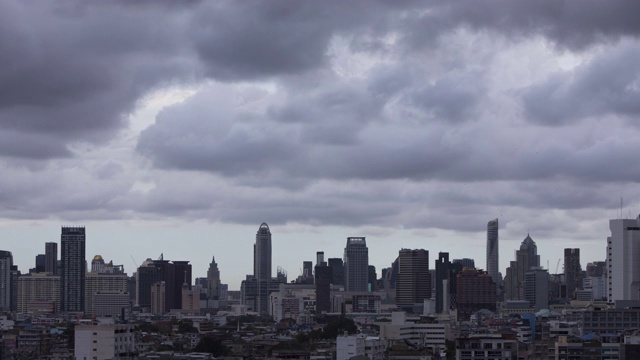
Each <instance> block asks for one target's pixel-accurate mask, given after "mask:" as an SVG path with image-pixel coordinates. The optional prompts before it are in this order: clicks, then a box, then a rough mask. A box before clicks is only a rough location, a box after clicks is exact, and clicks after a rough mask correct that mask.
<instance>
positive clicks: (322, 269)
mask: <svg viewBox="0 0 640 360" xmlns="http://www.w3.org/2000/svg"><path fill="white" fill-rule="evenodd" d="M314 276H315V281H314V282H315V286H316V314H322V313H323V312H329V311H331V276H332V273H331V267H330V266H328V265H327V263H326V262H324V260H322V261H320V262H318V263H317V265H316V268H315V274H314Z"/></svg>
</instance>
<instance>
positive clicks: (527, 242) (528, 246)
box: [520, 234, 540, 270]
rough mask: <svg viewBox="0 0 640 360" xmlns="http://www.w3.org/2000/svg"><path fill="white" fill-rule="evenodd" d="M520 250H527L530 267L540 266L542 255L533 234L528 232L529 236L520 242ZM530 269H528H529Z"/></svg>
mask: <svg viewBox="0 0 640 360" xmlns="http://www.w3.org/2000/svg"><path fill="white" fill-rule="evenodd" d="M520 250H522V251H526V252H527V255H528V256H529V267H540V255H538V246H537V245H536V242H535V241H533V239H532V238H531V236H529V234H527V237H526V238H524V240H522V243H521V244H520ZM527 270H528V269H527Z"/></svg>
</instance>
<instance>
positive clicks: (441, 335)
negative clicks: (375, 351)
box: [376, 312, 450, 351]
mask: <svg viewBox="0 0 640 360" xmlns="http://www.w3.org/2000/svg"><path fill="white" fill-rule="evenodd" d="M376 324H377V325H380V339H381V340H383V341H385V342H386V343H387V344H389V342H392V341H398V340H402V341H405V340H406V341H409V342H411V343H413V344H415V345H417V346H420V347H426V348H431V349H434V350H436V351H445V350H446V340H447V339H448V338H449V337H450V326H449V324H416V323H413V322H408V321H407V319H406V314H405V313H404V312H393V313H392V314H391V322H390V323H382V322H381V323H376Z"/></svg>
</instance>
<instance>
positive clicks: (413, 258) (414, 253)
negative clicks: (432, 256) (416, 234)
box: [396, 249, 431, 305]
mask: <svg viewBox="0 0 640 360" xmlns="http://www.w3.org/2000/svg"><path fill="white" fill-rule="evenodd" d="M430 298H431V275H430V273H429V251H427V250H424V249H416V250H411V249H402V250H400V252H399V254H398V279H397V282H396V304H398V305H415V304H422V303H424V300H425V299H430Z"/></svg>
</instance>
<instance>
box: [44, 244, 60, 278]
mask: <svg viewBox="0 0 640 360" xmlns="http://www.w3.org/2000/svg"><path fill="white" fill-rule="evenodd" d="M44 271H45V272H48V273H51V274H53V275H58V243H54V242H48V243H45V244H44Z"/></svg>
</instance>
